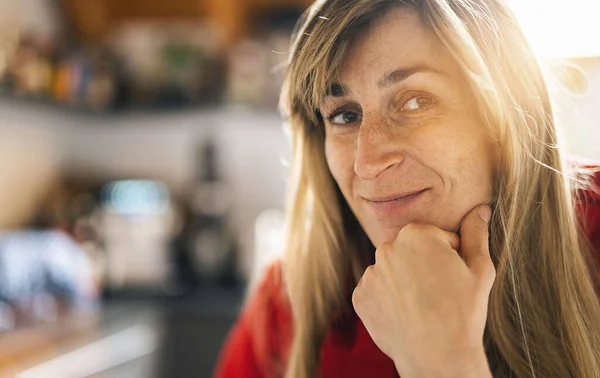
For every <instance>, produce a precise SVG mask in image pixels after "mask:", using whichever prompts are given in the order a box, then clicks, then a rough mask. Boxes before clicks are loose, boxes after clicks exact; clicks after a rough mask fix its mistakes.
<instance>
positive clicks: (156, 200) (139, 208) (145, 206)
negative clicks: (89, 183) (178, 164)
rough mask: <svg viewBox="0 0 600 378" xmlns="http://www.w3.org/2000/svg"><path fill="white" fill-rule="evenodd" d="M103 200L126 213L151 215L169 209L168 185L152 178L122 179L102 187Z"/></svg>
mask: <svg viewBox="0 0 600 378" xmlns="http://www.w3.org/2000/svg"><path fill="white" fill-rule="evenodd" d="M102 201H103V202H104V204H105V205H108V206H110V207H112V208H113V210H114V211H116V212H117V213H120V214H124V215H150V214H156V213H162V212H165V211H167V210H168V209H169V204H170V198H169V190H168V189H167V187H166V186H165V185H164V184H162V183H160V182H156V181H150V180H120V181H113V182H111V183H109V184H107V185H106V186H105V187H104V188H103V189H102Z"/></svg>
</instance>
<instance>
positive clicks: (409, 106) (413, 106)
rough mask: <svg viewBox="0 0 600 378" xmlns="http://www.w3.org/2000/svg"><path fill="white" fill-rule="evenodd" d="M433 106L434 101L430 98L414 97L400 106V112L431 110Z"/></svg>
mask: <svg viewBox="0 0 600 378" xmlns="http://www.w3.org/2000/svg"><path fill="white" fill-rule="evenodd" d="M434 105H435V100H434V99H433V98H432V97H430V96H423V95H420V96H414V97H411V98H410V99H409V100H408V101H406V102H405V103H404V105H402V109H401V110H402V111H408V112H410V111H415V110H424V109H428V108H431V107H432V106H434Z"/></svg>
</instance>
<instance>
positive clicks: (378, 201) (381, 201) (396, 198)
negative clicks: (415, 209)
mask: <svg viewBox="0 0 600 378" xmlns="http://www.w3.org/2000/svg"><path fill="white" fill-rule="evenodd" d="M426 190H427V189H421V190H417V191H414V192H409V193H404V194H400V195H392V196H387V197H379V198H372V199H369V198H365V199H366V200H367V201H369V202H371V203H373V204H376V205H377V204H381V205H385V204H388V203H393V202H396V201H400V200H409V199H411V198H414V197H417V196H418V195H420V194H421V193H423V192H424V191H426Z"/></svg>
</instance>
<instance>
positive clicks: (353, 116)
mask: <svg viewBox="0 0 600 378" xmlns="http://www.w3.org/2000/svg"><path fill="white" fill-rule="evenodd" d="M361 118H362V116H361V115H360V114H357V113H354V112H348V111H343V110H339V111H334V112H333V113H332V114H331V115H330V116H329V117H328V120H329V122H330V123H331V124H333V125H335V126H343V125H349V124H351V123H356V122H360V120H361Z"/></svg>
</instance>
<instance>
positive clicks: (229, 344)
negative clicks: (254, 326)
mask: <svg viewBox="0 0 600 378" xmlns="http://www.w3.org/2000/svg"><path fill="white" fill-rule="evenodd" d="M248 316H249V315H248V313H247V312H246V311H244V312H243V313H242V314H241V316H240V318H239V319H238V321H237V322H236V324H235V325H234V326H233V328H232V329H231V331H230V332H229V336H228V337H227V341H225V346H224V348H223V350H222V351H221V356H220V357H219V361H218V363H217V368H216V370H215V375H214V377H215V378H237V377H245V378H263V377H264V375H263V374H261V372H260V369H259V367H258V362H257V360H256V354H255V352H254V345H253V341H252V334H251V332H250V328H249V325H248Z"/></svg>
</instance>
